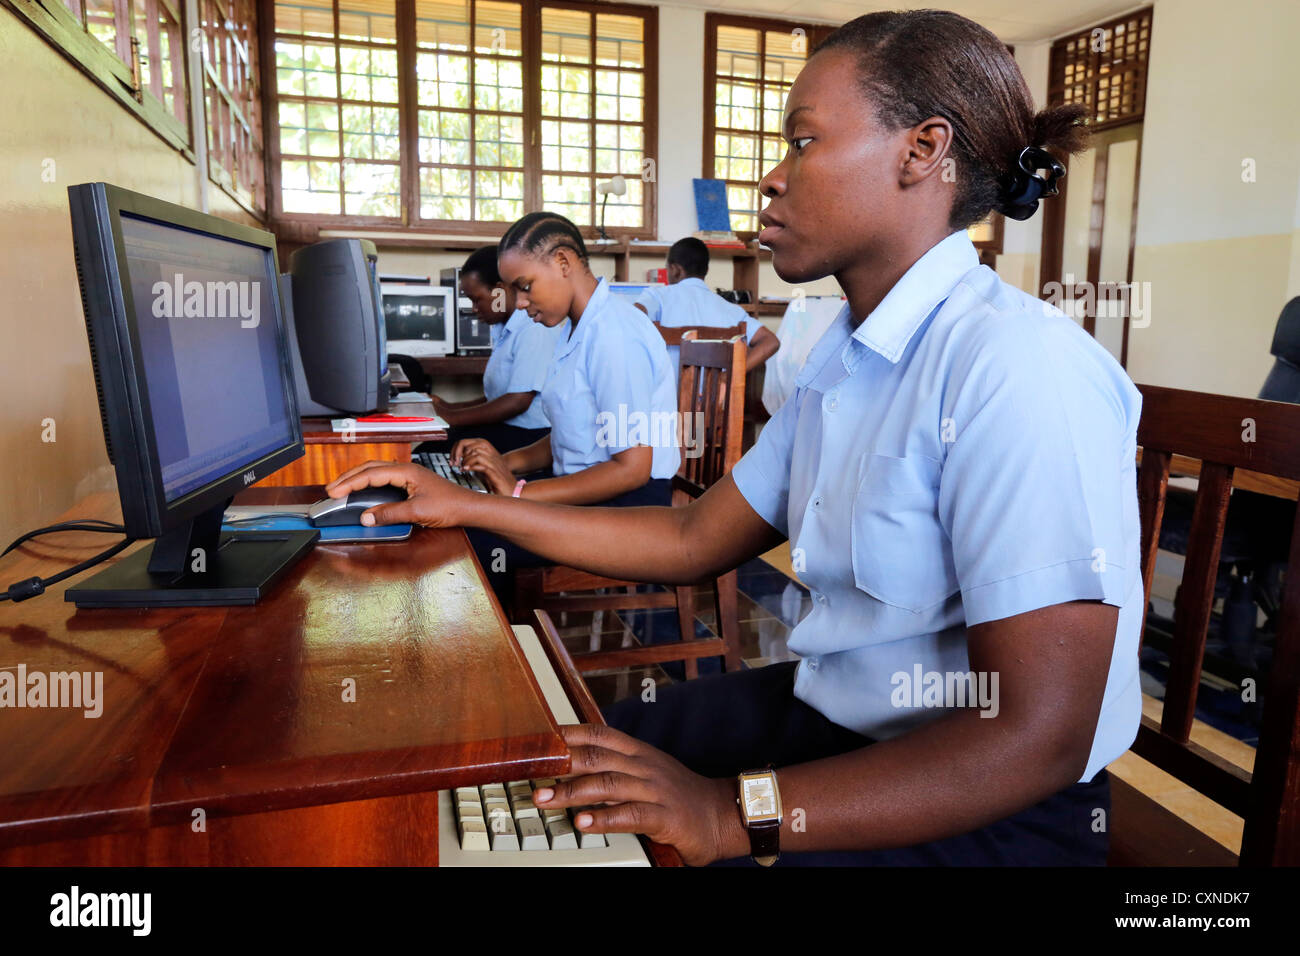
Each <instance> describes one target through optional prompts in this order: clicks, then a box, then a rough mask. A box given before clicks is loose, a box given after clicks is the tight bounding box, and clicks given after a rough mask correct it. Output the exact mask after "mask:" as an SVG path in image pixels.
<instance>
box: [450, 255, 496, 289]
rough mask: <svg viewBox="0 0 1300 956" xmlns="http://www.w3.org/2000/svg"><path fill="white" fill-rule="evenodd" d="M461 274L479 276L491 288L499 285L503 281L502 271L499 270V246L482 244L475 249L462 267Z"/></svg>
mask: <svg viewBox="0 0 1300 956" xmlns="http://www.w3.org/2000/svg"><path fill="white" fill-rule="evenodd" d="M460 274H461V275H463V276H465V275H470V274H473V275H476V276H478V277H479V281H481V282H482V283H483V284H484V285H485V286H487V287H488V288H489V289H490V288H492V287H493V286H495V285H497V284H498V283H499V282H500V281H501V273H500V272H498V271H497V247H496V246H481V247H479V248H478V249H475V250H474V251H473V252H471V253H470V254H469V258H468V259H466V260H465V264H464V265H463V266H461V267H460Z"/></svg>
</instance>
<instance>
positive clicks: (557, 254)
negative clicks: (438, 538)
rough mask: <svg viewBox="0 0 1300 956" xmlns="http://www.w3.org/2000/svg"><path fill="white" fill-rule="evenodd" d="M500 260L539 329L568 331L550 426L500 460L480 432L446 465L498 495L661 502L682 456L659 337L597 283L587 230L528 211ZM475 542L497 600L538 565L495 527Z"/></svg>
mask: <svg viewBox="0 0 1300 956" xmlns="http://www.w3.org/2000/svg"><path fill="white" fill-rule="evenodd" d="M497 255H498V260H497V262H498V268H499V270H500V274H501V277H502V279H503V281H504V282H505V283H506V284H507V285H508V286H509V287H510V288H511V289H512V290H513V292H514V295H515V304H516V306H517V307H518V308H520V309H523V310H525V311H526V313H527V314H528V316H529V317H530V318H531V319H532V321H533V322H535V323H537V324H538V325H539V326H541V327H546V328H558V329H561V331H562V332H563V331H566V330H567V334H562V335H561V336H560V339H559V342H558V344H557V345H556V347H555V352H554V354H553V355H552V358H551V368H550V371H549V373H548V375H547V377H546V382H545V384H544V385H543V386H542V391H541V395H540V397H539V401H540V402H541V405H542V409H543V411H544V412H545V414H546V418H547V420H548V421H549V422H550V423H551V431H550V433H549V434H548V435H547V436H546V437H544V438H541V439H539V440H538V441H536V442H534V443H532V444H531V445H528V446H525V447H523V448H518V449H515V450H514V451H511V452H508V453H507V454H504V455H502V454H501V450H500V449H499V448H496V447H494V445H493V444H492V443H491V442H490V441H487V440H484V439H466V440H463V441H459V442H457V443H456V446H455V447H454V448H453V449H452V461H453V462H454V463H458V464H460V465H461V467H463V468H467V469H469V470H472V471H477V472H479V473H480V475H481V476H482V478H483V480H484V482H485V483H486V484H487V485H488V486H489V487H490V488H491V489H492V490H493V491H494V492H495V493H496V494H498V495H502V496H505V497H516V498H525V499H528V500H530V501H547V502H556V503H562V504H570V505H587V504H597V503H600V504H605V505H610V506H617V507H624V506H629V505H668V504H669V503H670V502H671V500H672V488H671V479H672V476H673V474H674V473H676V471H677V466H678V463H679V458H678V452H677V447H676V428H675V424H676V411H677V395H676V391H675V389H674V388H673V377H672V372H671V370H670V368H669V365H668V350H667V348H666V346H665V345H664V342H663V339H662V338H661V337H660V335H659V333H658V332H656V331H655V328H654V326H653V325H652V324H651V322H650V320H649V319H647V318H646V316H645V315H644V314H643V313H642V312H640V311H638V310H637V309H635V308H633V307H632V304H631V303H630V302H627V301H626V300H625V299H624V298H623V297H621V296H618V295H615V294H614V293H612V292H610V290H609V284H608V283H607V282H606V281H605V280H604V279H601V280H599V281H597V280H596V277H595V276H594V275H593V274H592V272H591V268H590V266H589V264H588V260H587V247H586V245H585V244H584V243H583V241H582V234H581V233H579V232H578V227H577V226H575V225H574V224H573V223H572V222H570V221H569V220H568V219H565V218H564V217H563V216H560V215H557V214H555V213H549V212H535V213H529V214H528V215H527V216H524V217H523V218H522V219H520V220H519V221H518V222H516V223H515V224H514V225H512V226H511V227H510V229H509V230H508V231H507V232H506V234H505V235H504V236H503V237H502V238H501V243H500V245H499V246H498V250H497ZM656 424H659V425H663V426H667V427H666V429H665V428H663V427H659V428H656V427H653V426H655V425H656ZM524 476H534V477H531V478H526V477H524ZM470 540H471V543H472V544H473V545H474V548H475V551H476V552H477V553H478V555H479V561H480V563H481V564H482V565H483V567H484V569H485V570H486V571H487V573H488V574H489V576H490V577H491V580H492V584H493V587H494V588H495V589H496V590H497V593H498V594H501V595H503V596H504V594H505V593H506V592H505V585H506V582H507V581H508V580H509V575H510V573H511V572H512V571H513V570H514V569H515V568H518V567H524V566H527V565H529V564H538V563H541V562H542V560H543V559H541V558H539V557H537V556H536V555H535V554H530V553H529V552H528V551H527V550H525V549H523V548H519V547H517V546H515V545H513V544H511V543H510V542H508V541H505V540H502V539H501V538H499V537H497V536H495V535H492V534H488V533H484V532H475V531H471V533H470Z"/></svg>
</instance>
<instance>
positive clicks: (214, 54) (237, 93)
mask: <svg viewBox="0 0 1300 956" xmlns="http://www.w3.org/2000/svg"><path fill="white" fill-rule="evenodd" d="M199 9H200V12H201V14H202V17H203V34H204V36H203V48H202V49H203V94H204V98H205V101H206V107H207V136H208V176H209V177H210V178H211V180H212V181H213V182H214V183H216V184H217V185H219V186H220V187H221V188H222V189H224V190H225V191H226V192H227V193H229V194H230V195H231V196H233V197H234V198H235V199H237V200H238V201H239V202H240V203H241V204H242V205H243V206H244V207H245V208H246V209H248V210H249V211H250V212H252V213H254V214H255V215H258V216H262V215H263V214H264V213H265V210H266V186H265V177H264V175H263V162H264V160H263V150H262V102H261V99H262V97H261V90H260V89H259V85H258V62H257V57H258V50H257V9H256V2H255V0H200V5H199Z"/></svg>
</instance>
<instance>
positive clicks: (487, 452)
mask: <svg viewBox="0 0 1300 956" xmlns="http://www.w3.org/2000/svg"><path fill="white" fill-rule="evenodd" d="M451 460H452V461H454V462H460V466H461V467H462V468H465V469H467V470H469V471H473V472H477V473H478V474H479V475H481V476H482V478H483V483H484V484H486V485H487V486H488V487H489V488H491V489H492V491H493V492H495V493H496V494H498V495H505V496H506V497H509V496H510V495H512V494H514V491H515V482H516V480H517V479H516V478H515V476H514V472H512V471H511V470H510V468H509V467H508V466H507V465H506V460H505V458H503V457H502V456H501V453H500V452H499V451H497V450H496V449H495V448H493V447H492V443H491V442H489V441H487V440H486V439H483V438H464V439H461V440H460V441H458V442H456V445H455V447H454V448H452V450H451Z"/></svg>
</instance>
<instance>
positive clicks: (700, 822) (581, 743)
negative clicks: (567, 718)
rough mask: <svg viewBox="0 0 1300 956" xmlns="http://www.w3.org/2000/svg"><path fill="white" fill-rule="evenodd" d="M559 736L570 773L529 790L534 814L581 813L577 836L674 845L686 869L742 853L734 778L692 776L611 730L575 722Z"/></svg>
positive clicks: (576, 816)
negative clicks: (642, 838) (635, 836)
mask: <svg viewBox="0 0 1300 956" xmlns="http://www.w3.org/2000/svg"><path fill="white" fill-rule="evenodd" d="M560 733H561V734H562V735H563V736H564V742H565V743H566V744H567V745H568V747H569V750H570V752H571V753H572V754H573V765H572V771H571V772H572V774H573V776H571V777H569V778H568V779H566V780H560V781H557V782H556V784H555V785H554V786H553V787H538V788H537V789H535V790H534V792H533V804H534V806H536V807H537V809H538V810H539V811H540V812H541V813H543V814H545V813H547V812H548V811H552V810H559V809H563V808H574V807H576V808H581V809H579V810H578V811H577V812H576V813H574V815H573V824H574V829H575V830H577V831H578V832H579V833H580V834H581V833H594V834H595V833H642V834H644V835H646V836H648V837H649V838H650V839H651V840H653V841H655V842H656V843H665V844H668V845H670V846H673V847H675V848H676V849H677V852H678V853H680V854H681V856H682V859H683V860H684V861H685V862H686V863H687V864H688V865H690V866H702V865H703V864H706V863H711V862H713V861H714V860H721V859H727V858H729V857H736V856H744V855H745V854H747V853H748V852H749V840H748V837H747V836H746V834H745V830H744V828H743V827H742V826H741V824H740V814H739V813H738V812H737V810H736V782H735V780H734V778H724V779H721V780H713V779H710V778H708V777H702V776H700V775H699V774H697V773H692V772H691V771H690V770H688V769H687V768H686V767H684V766H683V765H682V764H681V763H679V762H678V761H677V760H675V759H673V758H672V757H670V756H669V755H668V754H666V753H664V752H663V751H662V750H656V749H655V748H654V747H651V746H650V745H649V744H647V743H643V742H642V741H640V740H637V739H636V738H635V737H629V736H628V735H627V734H624V733H620V732H619V731H617V730H614V729H613V728H610V727H603V726H597V725H594V724H575V725H573V726H567V727H561V728H560ZM548 791H549V792H548ZM604 803H609V804H611V805H610V806H601V805H600V804H604Z"/></svg>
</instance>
